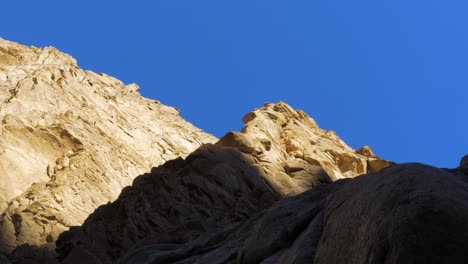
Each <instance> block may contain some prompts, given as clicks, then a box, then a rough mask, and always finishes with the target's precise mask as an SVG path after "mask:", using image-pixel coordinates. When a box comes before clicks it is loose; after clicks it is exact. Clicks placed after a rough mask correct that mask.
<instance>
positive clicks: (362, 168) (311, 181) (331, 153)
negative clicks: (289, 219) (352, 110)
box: [218, 102, 392, 196]
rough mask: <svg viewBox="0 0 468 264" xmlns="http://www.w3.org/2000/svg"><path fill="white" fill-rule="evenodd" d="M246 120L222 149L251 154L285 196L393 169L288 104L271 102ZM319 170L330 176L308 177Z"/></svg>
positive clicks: (227, 138) (272, 183)
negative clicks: (327, 182)
mask: <svg viewBox="0 0 468 264" xmlns="http://www.w3.org/2000/svg"><path fill="white" fill-rule="evenodd" d="M243 121H244V127H243V128H242V131H241V132H231V133H228V134H227V135H226V136H224V137H223V138H221V140H220V141H219V142H218V144H219V145H221V146H229V147H235V148H237V149H239V150H240V151H241V152H243V153H246V154H250V155H252V157H253V158H254V160H255V163H256V164H257V165H258V166H259V167H261V168H262V170H263V172H264V177H265V179H266V180H267V181H268V182H269V184H270V185H271V186H273V188H274V189H275V190H277V191H278V192H279V193H281V194H282V195H284V196H290V195H296V194H299V193H302V192H304V191H306V190H309V189H310V188H311V187H312V186H314V185H315V184H316V183H317V182H326V181H329V180H332V181H335V180H338V179H343V178H352V177H355V176H357V175H360V174H365V173H369V172H377V171H379V170H381V169H382V168H385V167H387V166H389V165H391V164H392V163H391V162H388V161H385V160H383V159H380V158H379V157H377V156H375V155H374V153H373V152H372V150H371V149H370V148H369V147H368V146H365V147H363V148H362V149H360V150H358V151H355V150H353V149H352V148H351V147H349V146H348V145H347V144H346V143H345V142H343V140H341V139H340V138H339V137H338V136H337V135H336V134H335V133H334V132H333V131H326V130H323V129H321V128H319V127H318V125H317V124H316V122H315V121H314V120H313V119H312V118H310V117H309V116H308V115H307V114H306V113H304V112H303V111H301V110H294V109H293V108H291V107H290V106H289V105H287V104H285V103H283V102H279V103H277V104H271V103H266V104H265V106H264V107H262V108H259V109H255V110H254V111H253V112H251V113H249V114H247V115H246V116H245V117H244V118H243ZM318 169H322V170H324V171H325V172H326V173H325V174H327V175H328V176H329V177H324V178H317V177H310V176H309V175H311V174H315V175H316V174H317V170H318Z"/></svg>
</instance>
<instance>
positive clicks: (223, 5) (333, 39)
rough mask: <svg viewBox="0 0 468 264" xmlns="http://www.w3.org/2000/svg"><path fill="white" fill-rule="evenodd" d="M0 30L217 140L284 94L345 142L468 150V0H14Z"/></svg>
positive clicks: (448, 159) (390, 154)
mask: <svg viewBox="0 0 468 264" xmlns="http://www.w3.org/2000/svg"><path fill="white" fill-rule="evenodd" d="M2 10H3V12H2V15H1V16H0V22H1V24H2V27H1V28H0V37H2V38H4V39H8V40H12V41H16V42H20V43H23V44H27V45H34V46H48V45H52V46H55V47H57V48H59V49H60V50H62V51H65V52H67V53H70V54H71V55H72V56H73V57H75V58H76V59H77V60H78V63H79V65H80V66H81V67H82V68H85V69H90V70H93V71H96V72H104V73H107V74H109V75H112V76H115V77H117V78H119V79H121V80H122V81H124V82H125V83H132V82H136V83H138V84H139V85H140V87H141V93H142V94H143V95H144V96H146V97H150V98H153V99H157V100H160V101H161V102H163V103H164V104H167V105H171V106H175V107H177V108H179V109H180V110H181V115H182V116H183V117H184V118H186V119H187V120H189V121H190V122H192V123H194V124H195V125H197V126H198V127H200V128H202V129H204V130H206V131H208V132H211V133H213V134H215V135H216V136H218V137H220V136H222V135H224V134H225V133H226V132H227V131H230V130H239V129H240V128H241V127H242V122H241V118H242V117H243V115H244V114H246V113H247V112H249V111H251V110H252V109H253V108H255V107H260V106H261V105H262V104H263V103H264V102H276V101H279V100H282V101H285V102H287V103H289V104H291V105H292V106H293V107H295V108H299V109H302V110H304V111H306V112H307V113H308V114H309V115H310V116H312V117H313V118H314V119H315V120H316V121H317V122H318V124H319V125H320V126H321V127H323V128H325V129H332V130H335V131H336V132H337V134H338V135H339V136H340V137H342V138H343V139H344V140H345V141H346V142H347V143H348V144H349V145H351V146H352V147H354V148H359V147H360V146H362V145H370V146H371V147H372V148H373V149H374V151H375V152H376V153H377V154H378V155H380V156H382V157H384V158H386V159H390V160H394V161H397V162H409V161H416V162H423V163H428V164H431V165H436V166H442V167H455V166H457V165H458V162H459V160H460V158H461V156H463V155H464V154H467V153H468V139H467V137H466V136H467V135H468V118H467V117H468V107H467V100H468V16H467V15H466V14H468V2H467V1H461V0H453V1H433V0H425V1H422V0H413V1H408V0H406V1H400V0H394V1H375V0H356V1H344V0H343V1H338V0H328V1H310V0H309V1H299V0H298V1H275V0H268V1H267V0H265V1H254V0H250V1H243V0H237V1H227V0H226V1H221V0H218V1H204V0H199V1H193V0H190V1H189V0H187V1H181V0H166V1H89V0H85V1H74V2H73V1H71V2H67V1H65V2H64V1H6V2H4V3H2Z"/></svg>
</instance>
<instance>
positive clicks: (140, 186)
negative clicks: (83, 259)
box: [57, 145, 279, 263]
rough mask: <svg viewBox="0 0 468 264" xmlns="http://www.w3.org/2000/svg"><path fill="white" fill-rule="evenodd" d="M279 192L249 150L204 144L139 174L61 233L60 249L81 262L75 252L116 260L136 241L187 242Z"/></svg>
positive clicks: (247, 212)
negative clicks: (183, 156) (115, 196)
mask: <svg viewBox="0 0 468 264" xmlns="http://www.w3.org/2000/svg"><path fill="white" fill-rule="evenodd" d="M278 198H279V194H278V193H276V192H275V191H274V190H273V189H272V188H271V187H270V186H269V185H268V184H267V183H266V182H265V180H264V178H263V177H262V176H261V173H260V168H259V167H257V166H255V165H254V164H253V160H252V158H251V157H250V156H248V155H245V154H243V153H241V152H239V151H238V150H236V149H234V148H224V147H220V146H216V145H205V146H203V147H201V148H199V149H198V150H197V151H195V152H194V153H192V154H190V155H189V156H188V157H187V159H186V160H183V159H181V158H180V159H176V160H173V161H170V162H167V163H166V164H164V165H163V166H161V167H158V168H154V169H153V170H152V172H151V173H149V174H145V175H143V176H140V177H138V178H136V179H135V181H134V182H133V185H132V187H127V188H125V189H124V190H123V191H122V194H121V195H120V197H119V198H118V199H117V201H115V202H114V203H112V204H108V205H104V206H101V207H100V208H99V209H97V210H96V211H95V212H94V213H93V214H92V215H91V216H90V217H89V218H88V219H87V220H86V221H85V223H84V225H83V226H82V227H76V228H72V229H70V231H68V232H66V233H64V234H62V235H61V236H60V239H59V241H58V242H57V246H58V248H57V253H58V256H59V259H60V260H62V261H63V262H64V263H79V261H80V260H77V259H76V258H75V256H76V255H78V256H82V255H83V254H85V255H89V256H92V258H93V259H98V260H99V261H103V262H105V263H115V262H116V261H117V260H118V259H119V258H120V257H121V256H122V255H123V254H125V253H126V252H127V251H128V249H130V248H131V247H133V246H134V245H135V244H137V243H143V244H145V243H148V241H153V242H154V243H161V244H173V243H186V242H189V241H192V240H194V239H197V238H198V237H199V236H200V235H202V234H205V233H211V232H216V231H218V230H220V229H222V228H225V227H230V226H232V225H236V224H239V223H241V222H242V221H245V220H246V219H248V218H249V217H251V216H252V215H255V214H256V213H258V212H259V211H261V210H263V209H266V208H268V207H270V206H271V205H272V204H273V203H274V202H275V201H276V200H277V199H278ZM88 263H90V262H88ZM95 263H98V262H95Z"/></svg>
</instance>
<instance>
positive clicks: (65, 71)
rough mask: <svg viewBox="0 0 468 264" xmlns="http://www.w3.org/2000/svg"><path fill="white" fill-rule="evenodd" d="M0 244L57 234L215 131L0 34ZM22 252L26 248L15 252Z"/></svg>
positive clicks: (66, 59) (7, 246) (50, 245)
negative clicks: (197, 126) (205, 129)
mask: <svg viewBox="0 0 468 264" xmlns="http://www.w3.org/2000/svg"><path fill="white" fill-rule="evenodd" d="M0 135H1V136H0V172H1V173H0V236H1V237H0V252H3V253H10V252H11V251H12V250H13V249H15V248H16V247H18V246H20V245H23V244H26V243H27V244H29V245H31V246H33V245H35V246H39V247H43V248H45V249H50V250H52V251H53V250H54V247H55V240H56V238H57V236H58V235H59V234H60V233H61V232H62V231H64V230H67V229H68V228H69V227H70V226H74V225H80V224H81V223H82V222H83V221H84V220H85V219H86V217H87V216H88V215H89V214H90V213H92V212H93V211H94V210H95V209H96V208H97V207H98V206H99V205H101V204H105V203H107V202H109V201H113V200H115V199H116V198H117V196H118V195H119V194H120V192H121V190H122V188H124V187H125V186H127V185H129V184H131V183H132V180H133V179H134V178H135V177H136V176H138V175H140V174H142V173H144V172H147V171H149V170H150V169H151V167H153V166H156V165H159V164H162V163H163V162H165V161H167V160H171V159H174V158H177V157H180V156H182V157H184V156H186V155H187V154H188V153H190V152H192V151H193V150H195V149H196V148H198V147H199V146H201V145H202V144H204V143H210V142H211V143H212V142H215V141H216V140H217V139H216V138H215V137H213V136H211V135H209V134H207V133H205V132H203V131H201V130H200V129H198V128H196V127H194V126H193V125H191V124H190V123H188V122H186V121H185V120H183V119H182V118H181V117H180V116H179V114H178V110H176V109H175V108H172V107H168V106H165V105H163V104H161V103H159V102H158V101H153V100H149V99H146V98H143V97H142V96H141V95H140V94H139V93H138V86H137V85H136V84H129V85H125V84H123V83H122V82H121V81H119V80H117V79H115V78H112V77H110V76H107V75H105V74H102V73H99V74H98V73H94V72H91V71H85V70H82V69H80V68H79V67H78V65H77V63H76V61H75V59H73V58H72V57H71V56H69V55H67V54H64V53H62V52H60V51H58V50H57V49H55V48H52V47H47V48H44V49H41V48H35V47H26V46H22V45H19V44H16V43H13V42H9V41H5V40H2V39H0ZM23 251H24V252H27V250H23Z"/></svg>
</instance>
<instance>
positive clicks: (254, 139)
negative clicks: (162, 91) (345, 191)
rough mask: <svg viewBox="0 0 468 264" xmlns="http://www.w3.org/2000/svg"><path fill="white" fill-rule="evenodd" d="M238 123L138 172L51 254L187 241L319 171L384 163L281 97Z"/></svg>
mask: <svg viewBox="0 0 468 264" xmlns="http://www.w3.org/2000/svg"><path fill="white" fill-rule="evenodd" d="M244 122H245V126H244V128H243V129H242V132H241V133H238V132H230V133H228V134H227V135H226V136H224V137H223V138H221V139H220V140H219V142H217V143H216V145H209V146H204V147H201V148H200V149H198V150H197V151H195V152H194V153H192V154H191V155H189V156H188V158H187V159H186V160H182V159H179V160H176V161H170V162H168V163H167V164H165V165H164V166H162V167H159V168H154V169H153V170H152V172H151V174H147V175H144V176H142V177H138V178H137V179H136V180H135V182H134V184H133V186H132V187H131V188H129V189H126V190H124V191H123V192H122V195H121V196H120V197H119V199H118V200H117V201H116V202H115V203H113V204H111V205H106V206H103V207H102V208H100V209H99V210H97V211H96V212H94V213H93V214H92V215H91V216H90V217H89V218H88V219H87V221H86V222H85V223H84V225H83V226H82V227H77V228H72V229H71V230H70V231H69V232H66V233H64V234H63V235H61V237H60V239H59V241H58V242H57V246H58V249H57V252H58V256H59V259H60V260H61V261H63V263H79V262H80V261H82V258H83V256H87V258H90V259H95V260H96V263H98V261H97V260H99V261H104V263H113V262H115V261H117V260H118V259H119V258H120V257H122V254H125V252H127V251H128V250H129V248H131V247H132V246H134V245H135V244H139V243H144V241H147V240H160V239H161V237H163V238H164V239H166V238H167V237H168V236H169V234H170V237H171V239H170V242H171V243H172V242H177V243H187V242H189V241H192V240H193V239H195V238H196V237H198V236H199V235H200V234H203V233H206V232H215V231H217V230H222V229H223V228H224V227H230V226H232V225H233V224H236V225H237V224H240V223H241V222H242V221H245V220H246V219H248V218H249V217H252V216H253V215H254V214H255V213H257V212H259V211H261V210H263V209H266V208H268V207H269V206H270V205H271V204H272V203H273V202H274V201H276V200H277V199H279V198H283V197H288V196H291V195H295V194H299V193H302V192H304V191H307V190H309V189H311V188H313V187H315V186H317V185H319V184H321V183H330V182H332V178H330V176H329V174H327V172H328V173H331V174H332V175H334V177H333V178H334V179H338V178H345V177H354V176H356V175H358V174H359V173H365V172H367V171H368V170H369V166H370V165H369V164H371V163H372V162H380V164H379V165H378V166H381V167H385V166H388V165H390V164H391V163H390V162H387V161H384V160H381V159H379V158H378V157H376V156H375V155H374V154H373V153H372V151H371V150H370V148H368V147H364V148H363V149H361V150H359V151H358V152H359V153H358V152H356V151H354V150H353V149H351V148H350V147H349V146H347V145H346V144H345V143H344V142H343V141H342V140H341V139H339V138H338V137H337V136H336V135H335V134H334V133H333V132H326V131H324V130H322V129H320V128H319V127H318V126H317V125H316V124H315V122H314V121H313V120H312V119H311V118H310V117H309V116H307V115H306V114H305V113H304V112H302V111H296V110H293V109H292V108H291V107H290V106H288V105H287V104H285V103H282V102H280V103H277V104H266V105H265V107H263V108H260V109H256V110H255V111H253V112H252V113H249V114H248V115H247V116H246V117H245V118H244ZM227 154H229V155H227ZM372 164H374V163H372ZM375 164H376V163H375ZM374 169H375V170H377V169H380V168H377V165H374ZM250 192H252V193H250ZM265 197H267V199H266V198H265ZM265 199H266V200H265ZM116 212H119V213H116ZM189 223H190V224H189ZM97 234H99V235H97ZM104 234H105V235H104Z"/></svg>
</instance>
